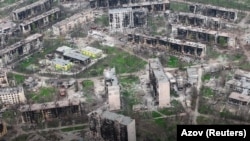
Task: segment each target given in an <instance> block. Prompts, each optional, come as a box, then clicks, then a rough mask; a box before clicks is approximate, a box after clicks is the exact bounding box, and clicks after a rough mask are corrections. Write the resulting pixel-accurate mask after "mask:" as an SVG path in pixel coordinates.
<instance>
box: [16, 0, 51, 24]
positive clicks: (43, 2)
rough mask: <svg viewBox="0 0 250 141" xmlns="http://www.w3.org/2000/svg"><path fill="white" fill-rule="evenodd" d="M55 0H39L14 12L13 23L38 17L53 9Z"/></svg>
mask: <svg viewBox="0 0 250 141" xmlns="http://www.w3.org/2000/svg"><path fill="white" fill-rule="evenodd" d="M52 3H53V0H39V1H37V2H34V3H32V4H30V5H27V6H24V7H22V8H19V9H16V10H14V11H12V19H13V21H21V20H25V19H28V18H30V17H33V16H37V15H39V14H41V13H43V12H45V11H49V10H50V9H51V6H52Z"/></svg>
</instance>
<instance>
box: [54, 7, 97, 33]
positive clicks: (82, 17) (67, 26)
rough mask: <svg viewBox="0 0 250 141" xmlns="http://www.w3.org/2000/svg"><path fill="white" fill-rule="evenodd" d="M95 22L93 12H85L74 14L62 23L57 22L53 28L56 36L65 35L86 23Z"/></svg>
mask: <svg viewBox="0 0 250 141" xmlns="http://www.w3.org/2000/svg"><path fill="white" fill-rule="evenodd" d="M91 21H94V13H93V11H88V12H86V11H84V12H81V13H77V14H74V15H73V16H71V17H69V18H66V19H64V20H62V21H60V22H57V23H56V24H54V25H53V26H52V30H53V34H54V35H65V34H66V33H67V32H69V31H71V30H72V29H73V28H75V27H77V26H81V25H82V24H84V23H87V22H91Z"/></svg>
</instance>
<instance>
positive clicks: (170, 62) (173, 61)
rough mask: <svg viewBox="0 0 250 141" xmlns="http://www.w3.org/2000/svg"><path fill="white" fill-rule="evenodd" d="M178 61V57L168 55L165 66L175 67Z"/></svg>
mask: <svg viewBox="0 0 250 141" xmlns="http://www.w3.org/2000/svg"><path fill="white" fill-rule="evenodd" d="M178 63H179V59H178V58H177V57H175V56H170V58H169V60H168V65H167V66H168V67H171V68H176V67H178Z"/></svg>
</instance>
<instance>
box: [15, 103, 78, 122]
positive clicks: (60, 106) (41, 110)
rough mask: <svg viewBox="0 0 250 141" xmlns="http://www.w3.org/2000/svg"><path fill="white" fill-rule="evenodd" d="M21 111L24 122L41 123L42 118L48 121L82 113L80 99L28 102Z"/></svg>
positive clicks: (22, 106) (21, 107)
mask: <svg viewBox="0 0 250 141" xmlns="http://www.w3.org/2000/svg"><path fill="white" fill-rule="evenodd" d="M19 112H20V113H21V114H22V122H23V123H25V122H29V123H39V122H40V121H41V120H45V121H47V120H49V119H54V118H64V117H66V116H73V115H76V116H77V115H80V114H81V104H80V101H78V100H65V101H54V102H46V103H39V104H37V103H36V104H27V105H21V106H20V108H19Z"/></svg>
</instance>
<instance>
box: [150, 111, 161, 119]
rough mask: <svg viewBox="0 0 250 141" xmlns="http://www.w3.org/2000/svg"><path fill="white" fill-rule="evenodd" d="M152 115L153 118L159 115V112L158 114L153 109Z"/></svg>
mask: <svg viewBox="0 0 250 141" xmlns="http://www.w3.org/2000/svg"><path fill="white" fill-rule="evenodd" d="M152 116H153V118H157V117H161V114H159V113H158V112H156V111H153V112H152Z"/></svg>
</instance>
